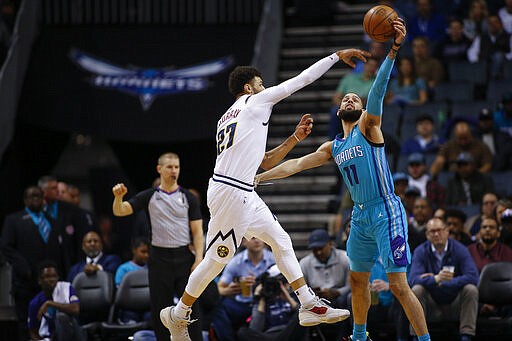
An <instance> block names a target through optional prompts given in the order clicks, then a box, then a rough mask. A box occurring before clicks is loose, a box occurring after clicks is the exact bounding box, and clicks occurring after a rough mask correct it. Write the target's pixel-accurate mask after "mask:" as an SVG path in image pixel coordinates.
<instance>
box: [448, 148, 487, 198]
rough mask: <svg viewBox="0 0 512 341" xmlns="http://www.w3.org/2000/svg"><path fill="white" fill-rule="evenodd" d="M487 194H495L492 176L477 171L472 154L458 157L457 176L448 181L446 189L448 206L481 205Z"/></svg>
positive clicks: (464, 153)
mask: <svg viewBox="0 0 512 341" xmlns="http://www.w3.org/2000/svg"><path fill="white" fill-rule="evenodd" d="M487 192H494V182H493V180H492V178H491V176H490V175H489V174H482V173H480V172H479V171H478V170H477V169H475V164H474V160H473V156H471V154H470V153H468V152H463V153H460V154H459V156H457V170H456V171H455V175H454V176H453V177H452V178H450V179H449V180H448V186H447V187H446V193H447V195H446V204H447V205H450V206H454V205H462V206H464V205H475V204H479V203H480V202H481V201H482V197H483V196H484V194H485V193H487Z"/></svg>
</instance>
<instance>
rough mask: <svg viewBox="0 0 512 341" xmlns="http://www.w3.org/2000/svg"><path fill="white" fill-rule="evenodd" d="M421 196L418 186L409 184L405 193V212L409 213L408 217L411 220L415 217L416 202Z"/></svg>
mask: <svg viewBox="0 0 512 341" xmlns="http://www.w3.org/2000/svg"><path fill="white" fill-rule="evenodd" d="M419 197H421V192H420V190H419V188H418V187H416V186H410V185H409V186H407V188H406V189H405V193H404V202H403V204H404V208H405V213H406V214H407V219H408V221H409V222H410V221H411V220H412V218H413V213H412V212H413V210H414V203H415V202H416V199H418V198H419Z"/></svg>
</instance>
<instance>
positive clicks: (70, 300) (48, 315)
mask: <svg viewBox="0 0 512 341" xmlns="http://www.w3.org/2000/svg"><path fill="white" fill-rule="evenodd" d="M39 285H40V286H41V289H42V291H41V292H40V293H38V294H37V295H36V296H35V297H34V298H33V299H32V300H31V301H30V304H29V307H28V327H29V330H30V339H31V340H43V339H44V340H77V341H82V340H83V341H85V340H86V337H85V334H84V331H83V330H82V328H81V327H80V325H79V324H78V321H77V319H76V318H77V316H78V314H79V313H80V304H79V303H80V300H79V298H78V297H77V296H76V293H75V289H74V288H73V287H72V286H71V283H69V282H61V281H59V275H58V273H57V265H56V264H55V263H53V262H51V261H43V262H41V264H40V270H39Z"/></svg>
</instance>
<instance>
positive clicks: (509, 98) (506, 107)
mask: <svg viewBox="0 0 512 341" xmlns="http://www.w3.org/2000/svg"><path fill="white" fill-rule="evenodd" d="M494 128H495V129H499V130H501V131H502V132H505V133H507V134H508V135H509V136H511V137H512V92H506V93H504V94H503V95H502V97H501V105H500V108H499V109H498V110H496V111H495V112H494Z"/></svg>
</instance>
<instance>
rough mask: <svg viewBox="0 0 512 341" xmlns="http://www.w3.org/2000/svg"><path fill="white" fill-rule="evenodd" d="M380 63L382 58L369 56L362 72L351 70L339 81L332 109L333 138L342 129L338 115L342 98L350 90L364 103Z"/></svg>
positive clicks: (330, 122) (331, 129)
mask: <svg viewBox="0 0 512 341" xmlns="http://www.w3.org/2000/svg"><path fill="white" fill-rule="evenodd" d="M379 65H380V60H378V59H376V58H373V57H371V58H368V61H367V62H366V63H364V67H363V72H362V73H355V72H350V73H348V74H346V75H345V76H344V77H343V78H342V79H341V80H340V81H339V83H338V87H337V88H336V91H335V93H334V95H333V97H332V107H331V111H330V119H329V136H330V137H331V138H334V137H336V134H338V133H339V132H340V131H342V129H341V124H340V120H339V119H338V116H337V112H338V109H339V107H340V104H341V99H342V98H343V96H345V95H346V94H348V93H349V92H354V93H357V94H358V95H359V97H360V98H361V100H362V101H363V103H366V98H367V97H368V93H369V92H370V88H371V86H372V84H373V81H374V80H375V76H376V73H377V70H378V68H379Z"/></svg>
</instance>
